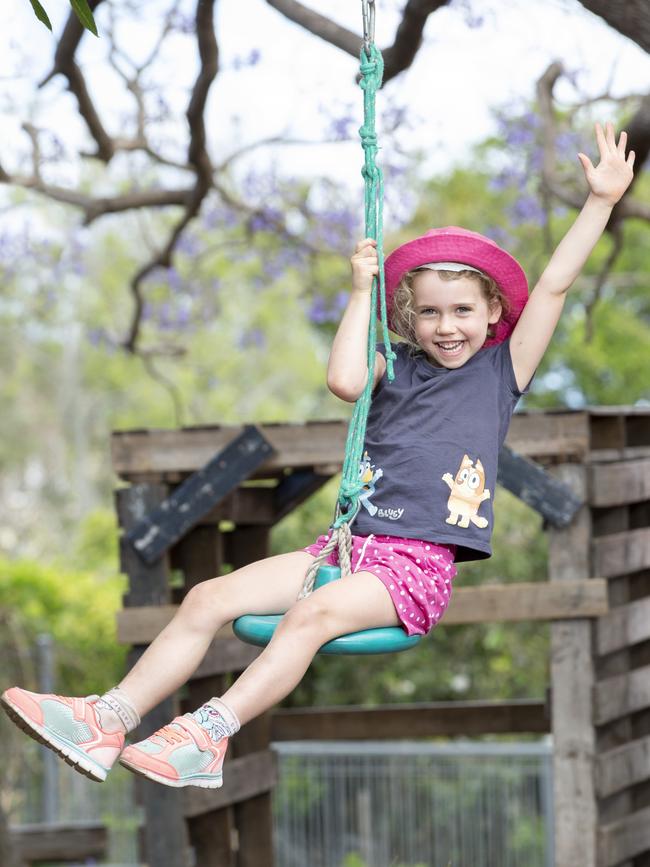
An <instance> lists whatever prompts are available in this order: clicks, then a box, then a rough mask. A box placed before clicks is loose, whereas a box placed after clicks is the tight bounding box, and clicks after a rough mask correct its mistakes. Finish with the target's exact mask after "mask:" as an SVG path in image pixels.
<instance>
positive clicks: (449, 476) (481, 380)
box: [352, 340, 527, 561]
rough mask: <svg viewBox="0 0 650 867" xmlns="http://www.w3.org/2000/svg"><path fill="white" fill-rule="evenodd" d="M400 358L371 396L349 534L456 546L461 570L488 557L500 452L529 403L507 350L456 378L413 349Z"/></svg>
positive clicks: (400, 350)
mask: <svg viewBox="0 0 650 867" xmlns="http://www.w3.org/2000/svg"><path fill="white" fill-rule="evenodd" d="M377 348H378V350H379V351H380V352H381V353H382V354H385V348H384V346H383V345H382V344H380V345H379V346H378V347H377ZM395 352H396V354H397V358H396V360H395V362H394V370H395V379H394V380H393V382H389V381H388V378H387V376H386V375H385V374H384V376H383V377H382V379H381V380H380V382H379V383H378V384H377V387H376V389H375V392H374V395H373V400H372V406H371V408H370V414H369V416H368V426H367V429H366V439H365V450H364V455H363V459H362V462H361V466H360V468H359V475H360V478H361V479H362V480H363V482H364V491H363V493H362V495H361V509H360V510H359V514H358V515H357V517H356V519H355V521H354V524H353V526H352V532H353V533H355V534H358V535H362V536H367V535H369V534H370V533H373V534H375V535H390V536H400V537H402V538H411V539H425V540H427V541H430V542H437V543H439V544H446V545H456V546H457V547H456V560H457V561H461V560H480V559H483V558H486V557H489V556H490V555H491V553H492V549H491V547H490V538H491V536H492V527H493V524H494V519H493V510H492V503H493V499H494V493H495V488H496V478H497V463H498V455H499V449H500V448H501V445H502V444H503V441H504V440H505V437H506V433H507V430H508V425H509V424H510V419H511V417H512V413H513V411H514V409H515V406H516V404H517V401H518V400H519V398H520V397H521V395H522V394H523V392H521V391H520V390H519V388H518V386H517V382H516V379H515V374H514V370H513V367H512V359H511V356H510V341H509V340H506V341H504V342H503V343H499V344H497V345H496V346H490V347H488V348H487V349H481V350H480V351H479V352H477V353H476V355H473V356H472V357H471V358H470V359H469V361H468V362H466V363H465V364H463V366H462V367H459V368H456V369H450V368H446V367H436V366H434V365H433V364H431V363H430V362H429V361H428V360H427V358H426V356H425V355H424V354H417V355H412V354H411V350H410V348H409V346H408V345H407V344H406V343H398V344H396V346H395ZM526 390H527V389H526Z"/></svg>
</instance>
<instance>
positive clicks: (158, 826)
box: [116, 484, 189, 867]
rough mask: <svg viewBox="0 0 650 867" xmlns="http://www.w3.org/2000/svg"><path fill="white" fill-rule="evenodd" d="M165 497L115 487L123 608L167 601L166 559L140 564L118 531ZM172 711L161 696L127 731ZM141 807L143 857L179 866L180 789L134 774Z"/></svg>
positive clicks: (140, 733) (184, 848)
mask: <svg viewBox="0 0 650 867" xmlns="http://www.w3.org/2000/svg"><path fill="white" fill-rule="evenodd" d="M166 496H167V487H166V485H156V484H139V485H131V487H130V488H122V489H120V490H118V491H117V494H116V499H117V511H118V515H119V518H120V526H121V528H122V530H123V535H122V539H121V542H120V559H121V568H122V571H123V572H125V573H126V574H127V575H128V577H129V592H128V593H127V594H126V596H125V597H124V605H125V607H129V606H134V605H163V604H166V603H168V602H169V601H170V594H171V591H170V587H169V563H168V560H167V557H163V558H162V559H161V560H158V561H157V562H156V563H154V564H153V565H151V566H146V565H145V564H144V563H143V561H142V560H141V559H140V557H138V555H137V554H136V553H135V551H134V550H133V548H132V547H131V545H130V544H129V543H128V542H127V541H126V540H125V538H124V535H125V534H126V533H128V532H129V530H131V528H132V527H134V526H135V525H136V524H137V523H138V521H140V520H142V518H143V517H144V516H145V515H147V514H148V513H149V511H151V510H152V509H154V508H155V507H156V506H158V505H159V504H160V503H161V502H163V501H164V499H165V498H166ZM145 650H146V648H145V647H143V646H139V647H134V648H133V650H132V651H131V652H130V653H129V659H128V662H129V667H130V668H131V667H133V665H135V663H136V662H137V660H138V659H139V658H140V657H141V656H142V654H143V653H144V651H145ZM174 716H176V711H175V703H174V699H173V697H171V696H170V697H169V698H167V699H165V701H163V702H161V703H160V704H159V705H158V706H157V707H155V708H154V709H153V710H151V711H150V712H149V713H148V714H147V715H146V716H145V717H144V719H143V720H142V723H141V725H140V726H139V727H138V729H137V730H136V731H135V732H134V734H133V740H134V741H138V740H143V739H144V738H146V737H148V736H149V735H150V734H151V733H152V732H154V731H156V729H158V728H160V727H161V726H163V725H166V724H167V723H168V722H169V721H170V720H171V719H172V718H173V717H174ZM137 783H138V786H139V787H140V791H141V794H142V800H143V803H144V809H145V822H146V824H145V828H144V835H143V840H144V846H145V853H144V860H145V861H146V862H147V863H148V864H151V865H154V864H155V865H156V867H183V865H185V864H187V863H188V851H189V850H188V841H187V834H186V830H185V821H184V819H183V813H182V807H181V805H182V793H181V792H180V790H177V789H172V788H169V787H168V786H161V785H159V784H157V783H153V782H149V781H148V780H144V779H141V778H138V780H137Z"/></svg>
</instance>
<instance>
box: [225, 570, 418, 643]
mask: <svg viewBox="0 0 650 867" xmlns="http://www.w3.org/2000/svg"><path fill="white" fill-rule="evenodd" d="M340 577H341V570H340V569H339V568H338V566H321V567H320V569H319V570H318V575H317V576H316V581H315V583H314V589H315V590H317V589H318V588H319V587H322V586H323V585H324V584H329V582H330V581H336V580H337V579H338V578H340ZM280 620H282V614H266V615H261V614H244V615H243V616H242V617H238V618H237V619H236V620H235V621H234V623H233V631H234V633H235V635H236V636H237V638H240V639H241V640H242V641H245V642H246V643H247V644H254V645H256V646H257V647H265V646H266V645H267V644H268V643H269V641H270V640H271V638H272V637H273V633H274V632H275V628H276V626H277V625H278V623H279V622H280ZM421 638H422V636H421V635H407V634H406V632H405V631H404V630H403V629H402V628H401V626H382V627H378V628H376V629H362V630H361V631H360V632H351V633H350V634H349V635H341V636H339V638H334V639H332V641H328V642H327V644H324V645H323V646H322V647H321V649H320V650H319V651H318V652H319V653H324V654H329V655H337V656H339V655H345V654H362V655H370V654H377V653H397V652H398V651H400V650H408V649H409V648H411V647H414V646H415V645H416V644H417V643H418V641H419V640H420V639H421Z"/></svg>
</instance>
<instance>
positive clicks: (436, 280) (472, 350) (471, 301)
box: [413, 270, 501, 368]
mask: <svg viewBox="0 0 650 867" xmlns="http://www.w3.org/2000/svg"><path fill="white" fill-rule="evenodd" d="M413 292H414V304H413V307H414V308H415V321H414V323H413V325H414V332H415V339H416V341H417V344H418V346H419V347H420V348H421V349H422V350H423V351H424V352H425V353H426V354H427V357H428V358H429V361H431V363H432V364H435V365H437V366H438V367H449V368H455V367H462V366H463V364H465V363H466V362H467V361H469V359H470V358H471V357H472V356H473V355H476V353H477V352H478V351H479V349H481V347H482V346H483V344H484V343H485V339H486V337H487V332H488V326H489V325H494V324H495V323H496V322H498V321H499V317H500V316H501V305H500V304H498V303H496V304H493V306H492V307H489V306H488V302H487V299H486V298H485V295H484V294H483V290H482V288H481V284H480V280H479V279H475V278H473V277H458V278H457V279H453V280H445V279H443V278H442V277H441V276H440V272H439V271H430V270H426V271H419V272H418V273H417V274H415V276H414V278H413Z"/></svg>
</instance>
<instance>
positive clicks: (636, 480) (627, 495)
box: [589, 458, 650, 507]
mask: <svg viewBox="0 0 650 867" xmlns="http://www.w3.org/2000/svg"><path fill="white" fill-rule="evenodd" d="M589 480H590V489H591V493H590V497H589V502H590V504H591V505H592V506H599V507H603V506H622V505H625V504H627V503H639V502H642V501H643V500H650V458H645V459H644V460H638V461H634V462H630V461H616V462H614V463H611V464H594V465H593V466H591V467H589Z"/></svg>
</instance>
